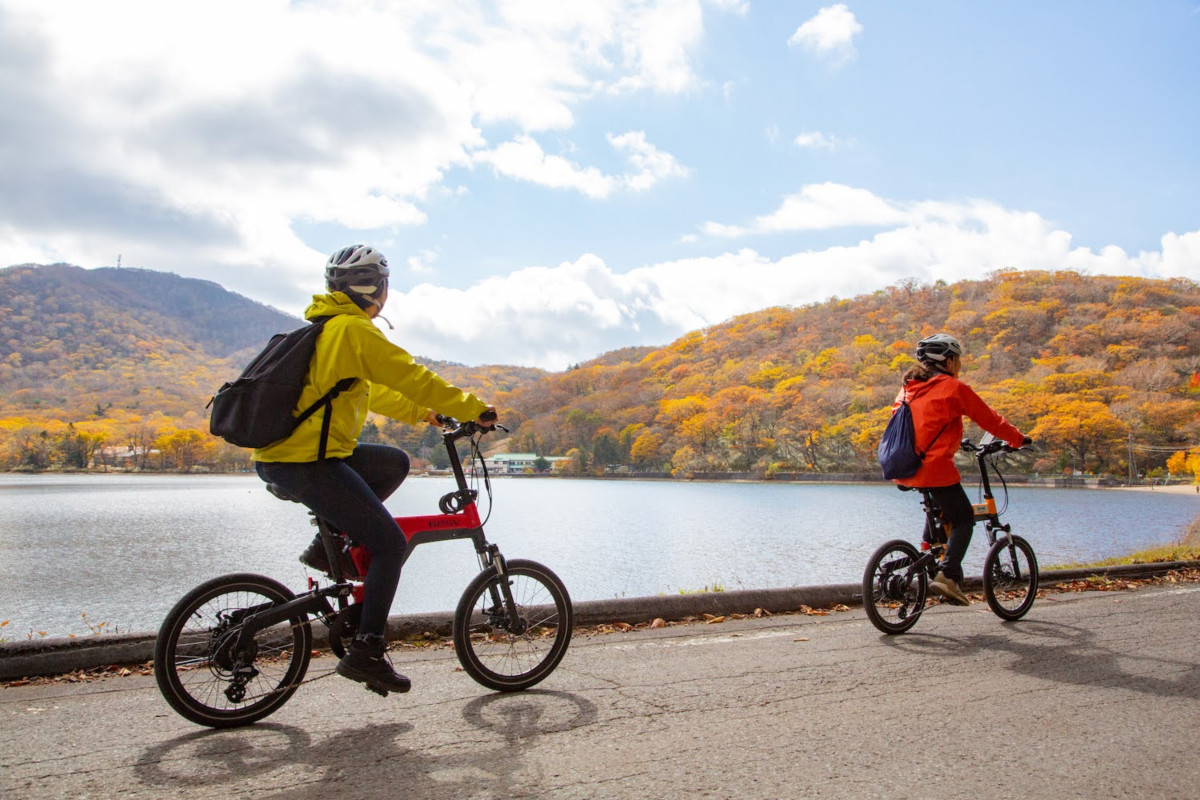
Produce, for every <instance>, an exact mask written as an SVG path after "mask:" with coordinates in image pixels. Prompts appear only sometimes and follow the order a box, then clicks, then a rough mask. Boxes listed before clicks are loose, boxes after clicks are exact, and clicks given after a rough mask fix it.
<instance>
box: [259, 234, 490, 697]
mask: <svg viewBox="0 0 1200 800" xmlns="http://www.w3.org/2000/svg"><path fill="white" fill-rule="evenodd" d="M388 275H389V270H388V266H387V259H385V258H384V257H383V254H382V253H380V252H379V251H378V250H375V249H374V248H372V247H367V246H364V245H353V246H351V247H345V248H342V249H341V250H339V251H337V252H336V253H334V254H333V255H332V256H330V257H329V261H328V263H327V264H326V265H325V285H326V288H327V289H328V290H329V292H328V293H327V294H322V295H314V296H313V302H312V305H310V306H309V307H308V309H307V310H306V311H305V313H304V316H305V318H306V319H310V320H312V319H316V318H318V317H328V318H329V319H328V320H327V321H326V323H325V328H324V330H322V331H321V334H320V336H318V337H317V344H316V351H315V353H314V354H313V359H312V362H311V364H310V365H309V368H308V375H307V377H306V378H305V381H304V389H303V391H302V392H301V394H300V401H299V403H298V404H297V407H296V409H295V410H294V411H293V413H294V414H296V415H299V412H300V410H301V409H304V408H307V407H308V406H309V405H311V404H312V403H313V402H314V401H315V400H317V399H318V398H320V397H321V396H322V395H324V394H325V393H326V392H327V391H329V390H330V389H331V388H332V387H333V386H334V385H335V384H337V383H338V382H339V381H343V380H344V379H354V381H353V383H351V384H350V386H349V388H347V389H344V390H343V391H342V392H341V393H340V394H338V396H337V397H336V398H334V400H333V403H332V405H331V406H329V407H327V408H326V409H325V410H323V411H318V412H317V413H315V414H313V415H312V416H310V417H309V418H308V419H306V420H305V421H304V422H302V423H301V424H300V425H299V426H298V427H297V428H296V430H295V431H294V432H293V433H292V435H291V436H289V437H288V438H286V439H283V440H281V441H279V442H275V443H274V444H271V445H268V446H267V447H261V448H259V449H257V450H255V451H254V456H253V457H254V461H255V462H256V464H255V466H256V469H257V471H258V474H259V477H261V478H262V479H263V480H264V481H266V482H267V483H268V484H275V485H277V486H279V487H280V488H282V489H283V490H284V491H285V492H287V493H288V494H289V495H291V496H292V497H294V498H295V499H297V500H299V501H300V502H301V503H303V504H304V505H305V506H307V507H308V508H309V509H311V510H312V511H313V512H314V513H316V514H317V515H318V516H320V517H321V518H323V519H325V520H326V521H327V522H329V524H331V525H332V526H334V527H336V528H338V529H339V530H342V531H345V532H346V533H347V535H349V536H350V537H351V538H353V539H354V540H355V541H356V542H358V543H359V544H361V545H363V546H364V547H366V548H367V550H368V551H369V552H370V553H371V566H370V568H369V569H368V570H367V575H366V581H365V584H364V596H363V611H362V621H361V622H360V623H359V630H358V634H357V635H356V636H355V639H354V641H353V642H351V644H350V647H349V649H348V651H347V653H346V655H345V657H344V658H342V660H341V661H340V662H338V665H337V672H338V674H340V675H343V676H345V677H347V678H350V679H351V680H356V681H360V682H362V683H366V684H367V685H368V686H370V687H372V688H374V689H377V690H381V691H385V692H406V691H408V689H409V687H410V685H411V684H410V682H409V680H408V678H406V677H404V676H403V675H400V674H398V673H397V672H396V671H395V670H393V669H392V666H391V664H390V662H389V661H388V660H387V657H386V650H387V645H386V640H385V636H384V634H385V632H386V629H387V618H388V613H389V612H390V610H391V607H392V600H393V599H394V598H395V596H396V586H397V585H398V584H399V582H400V567H401V564H402V563H403V559H404V550H405V547H406V546H407V545H406V541H405V538H404V534H403V533H402V532H401V530H400V527H399V526H398V525H397V524H396V520H395V519H394V518H393V516H392V514H391V512H389V511H388V510H387V509H386V508H385V507H384V505H383V501H384V500H385V499H386V498H387V497H388V496H389V495H391V494H392V492H394V491H395V490H396V489H397V488H398V487H399V486H400V484H401V483H402V482H403V481H404V479H405V477H406V476H407V475H408V466H409V463H408V456H407V455H406V454H405V453H404V451H402V450H399V449H397V448H395V447H388V446H385V445H377V444H360V443H359V441H358V437H359V434H360V433H361V432H362V428H363V425H364V423H365V422H366V420H367V412H368V411H371V412H374V413H377V414H383V415H384V416H388V417H392V418H393V419H398V420H400V421H402V422H407V423H409V424H413V425H416V424H419V423H421V422H428V423H430V424H436V422H437V420H436V416H437V414H439V413H440V414H444V415H446V416H451V417H456V418H458V419H478V418H479V417H480V416H481V415H483V414H485V413H488V412H490V413H488V416H489V419H488V420H486V421H484V420H478V421H479V422H480V424H481V425H484V426H491V425H493V424H495V416H494V409H492V408H491V407H490V406H489V405H488V404H487V403H485V402H483V401H482V400H480V399H479V398H478V397H476V396H475V395H473V394H469V393H466V392H463V391H462V390H461V389H458V388H457V387H455V386H452V385H451V384H449V383H447V382H446V381H445V380H443V379H442V378H439V377H438V376H437V375H436V374H434V373H433V372H431V371H430V370H428V369H426V368H425V367H423V366H421V365H420V364H417V363H416V362H415V361H414V360H413V358H412V356H410V355H409V354H408V353H407V352H405V351H404V350H403V349H402V348H400V347H397V346H396V345H394V344H392V343H391V342H390V341H388V339H387V337H386V336H384V335H383V333H382V332H381V331H380V330H379V329H378V328H376V327H375V325H374V323H373V320H374V319H375V317H377V316H379V313H380V312H381V311H382V310H383V306H384V303H386V302H387V290H388ZM326 415H328V420H326ZM323 426H327V436H323V435H322V428H323ZM322 449H323V450H324V452H322ZM301 560H302V561H304V562H305V563H307V564H309V565H310V566H314V567H317V568H323V567H327V566H328V565H327V564H325V563H324V562H325V561H326V558H325V554H324V550H323V548H321V547H320V546H319V545H318V546H317V547H315V548H314V547H310V548H309V550H308V551H307V552H306V553H305V554H304V555H303V556H301Z"/></svg>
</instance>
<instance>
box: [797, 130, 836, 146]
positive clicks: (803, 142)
mask: <svg viewBox="0 0 1200 800" xmlns="http://www.w3.org/2000/svg"><path fill="white" fill-rule="evenodd" d="M794 141H795V142H796V146H797V147H800V148H803V149H805V150H836V149H838V148H839V147H841V146H842V140H841V139H839V138H838V137H836V136H832V135H830V134H827V133H821V132H820V131H807V132H805V133H801V134H798V135H797V136H796V138H795V140H794Z"/></svg>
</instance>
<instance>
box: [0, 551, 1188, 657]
mask: <svg viewBox="0 0 1200 800" xmlns="http://www.w3.org/2000/svg"><path fill="white" fill-rule="evenodd" d="M1198 568H1200V561H1173V562H1167V563H1161V564H1134V565H1128V566H1118V567H1109V568H1106V569H1065V570H1050V571H1046V572H1043V573H1042V574H1041V583H1042V585H1043V586H1045V585H1050V584H1054V583H1063V582H1067V581H1075V580H1082V579H1084V578H1088V577H1092V576H1106V577H1111V578H1117V577H1123V578H1145V577H1151V576H1154V575H1165V574H1166V573H1167V572H1170V571H1172V570H1180V569H1198ZM981 584H982V581H981V580H980V579H979V578H968V579H967V580H966V581H964V582H963V585H964V588H966V589H968V590H971V591H978V590H979V588H980V586H981ZM836 604H841V605H848V606H849V605H861V604H862V587H861V586H860V585H859V584H857V583H840V584H829V585H823V586H798V587H794V588H787V589H743V590H738V591H731V592H710V593H705V594H675V595H656V596H653V597H621V598H616V599H613V600H586V601H583V602H577V603H575V604H574V605H575V624H576V625H579V626H588V625H603V624H607V623H614V622H627V623H629V624H636V623H639V622H650V621H652V620H654V619H656V618H662V619H666V620H677V619H682V618H684V617H698V616H701V615H703V614H712V615H714V616H722V615H728V614H753V613H754V611H755V610H756V609H759V608H761V609H763V610H764V611H769V612H771V613H772V614H777V613H786V612H791V611H796V610H798V609H799V608H800V606H809V607H811V608H826V607H828V606H831V605H836ZM451 616H452V612H449V611H446V612H440V613H435V614H413V615H403V616H394V617H392V618H391V619H389V620H388V634H389V636H390V637H391V638H393V639H397V638H404V637H407V636H411V635H419V634H421V633H425V632H431V633H435V634H438V635H448V634H449V632H450V620H451ZM319 627H320V626H318V628H319ZM315 633H317V631H314V634H315ZM154 638H155V636H154V634H153V633H129V634H103V635H101V636H91V637H78V638H74V639H70V638H50V639H33V640H27V641H20V642H6V643H2V644H0V680H5V681H8V680H18V679H20V678H28V677H34V676H40V675H62V674H66V673H69V672H75V671H77V670H85V669H96V668H100V667H108V666H114V665H121V664H144V663H146V662H147V661H150V660H151V659H153V657H154ZM315 645H316V646H319V647H323V646H324V643H323V642H321V641H319V640H318V641H317V642H315Z"/></svg>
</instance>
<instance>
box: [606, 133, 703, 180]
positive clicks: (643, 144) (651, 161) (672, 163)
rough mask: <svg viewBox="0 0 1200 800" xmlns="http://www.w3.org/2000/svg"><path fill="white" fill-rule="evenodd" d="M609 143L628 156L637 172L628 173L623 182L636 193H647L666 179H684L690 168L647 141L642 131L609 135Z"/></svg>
mask: <svg viewBox="0 0 1200 800" xmlns="http://www.w3.org/2000/svg"><path fill="white" fill-rule="evenodd" d="M608 141H609V143H610V144H611V145H612V146H613V147H615V148H616V149H617V150H619V151H622V152H624V153H625V154H626V156H627V158H628V159H629V163H630V164H632V165H633V167H634V169H635V171H634V172H630V173H627V174H626V175H625V176H624V177H623V179H622V182H623V183H624V184H625V185H626V186H628V187H629V188H630V189H632V190H633V191H635V192H641V191H645V190H646V189H649V188H650V187H651V186H654V184H656V183H658V182H659V181H661V180H663V179H664V178H684V177H687V175H688V172H689V170H688V168H687V167H685V166H683V165H681V164H680V163H679V162H678V161H676V160H675V156H673V155H671V154H670V153H664V152H663V151H661V150H659V149H658V148H657V147H655V146H654V145H652V144H650V143H649V142H647V141H646V134H645V133H643V132H642V131H630V132H629V133H623V134H621V135H620V136H613V135H612V134H611V133H610V134H609V135H608Z"/></svg>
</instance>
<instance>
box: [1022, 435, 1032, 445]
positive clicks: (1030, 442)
mask: <svg viewBox="0 0 1200 800" xmlns="http://www.w3.org/2000/svg"><path fill="white" fill-rule="evenodd" d="M1032 444H1033V439H1031V438H1029V437H1028V436H1026V437H1025V441H1023V442H1021V447H1029V446H1031V445H1032Z"/></svg>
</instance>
